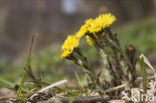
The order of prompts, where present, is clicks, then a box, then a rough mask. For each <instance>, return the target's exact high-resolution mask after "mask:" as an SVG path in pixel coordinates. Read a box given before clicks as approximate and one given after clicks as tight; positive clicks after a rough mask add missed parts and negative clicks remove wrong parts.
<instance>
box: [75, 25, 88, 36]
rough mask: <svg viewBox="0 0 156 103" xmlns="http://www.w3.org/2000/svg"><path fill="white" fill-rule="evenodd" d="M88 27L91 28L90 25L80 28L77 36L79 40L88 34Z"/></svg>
mask: <svg viewBox="0 0 156 103" xmlns="http://www.w3.org/2000/svg"><path fill="white" fill-rule="evenodd" d="M88 26H89V25H88V24H84V25H83V26H82V27H81V28H80V30H79V31H78V32H77V34H76V36H77V38H81V37H83V36H84V35H85V34H86V32H87V28H88Z"/></svg>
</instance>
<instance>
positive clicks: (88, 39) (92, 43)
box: [86, 35, 94, 46]
mask: <svg viewBox="0 0 156 103" xmlns="http://www.w3.org/2000/svg"><path fill="white" fill-rule="evenodd" d="M86 40H87V43H88V44H89V45H90V46H94V41H93V39H92V38H91V37H89V36H88V35H87V36H86Z"/></svg>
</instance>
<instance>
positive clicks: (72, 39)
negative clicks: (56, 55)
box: [61, 35, 79, 58]
mask: <svg viewBox="0 0 156 103" xmlns="http://www.w3.org/2000/svg"><path fill="white" fill-rule="evenodd" d="M78 46H79V39H78V38H77V37H76V35H68V37H67V39H66V40H65V42H64V44H63V46H62V51H63V52H62V54H61V58H65V57H66V56H67V55H69V54H71V53H72V51H73V50H74V48H77V47H78Z"/></svg>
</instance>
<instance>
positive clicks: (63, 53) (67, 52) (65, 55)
mask: <svg viewBox="0 0 156 103" xmlns="http://www.w3.org/2000/svg"><path fill="white" fill-rule="evenodd" d="M71 53H72V52H71V51H69V50H65V51H63V52H62V54H61V58H65V57H67V56H68V55H69V54H71Z"/></svg>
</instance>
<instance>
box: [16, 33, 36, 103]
mask: <svg viewBox="0 0 156 103" xmlns="http://www.w3.org/2000/svg"><path fill="white" fill-rule="evenodd" d="M34 38H35V34H33V36H32V40H31V44H30V48H29V54H28V59H27V65H26V68H25V72H24V75H23V78H22V81H21V84H20V87H19V90H18V92H17V99H19V100H20V99H21V98H20V97H21V92H22V89H23V85H24V82H25V79H26V77H27V72H28V69H29V67H30V61H31V52H32V47H33V42H34Z"/></svg>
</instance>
